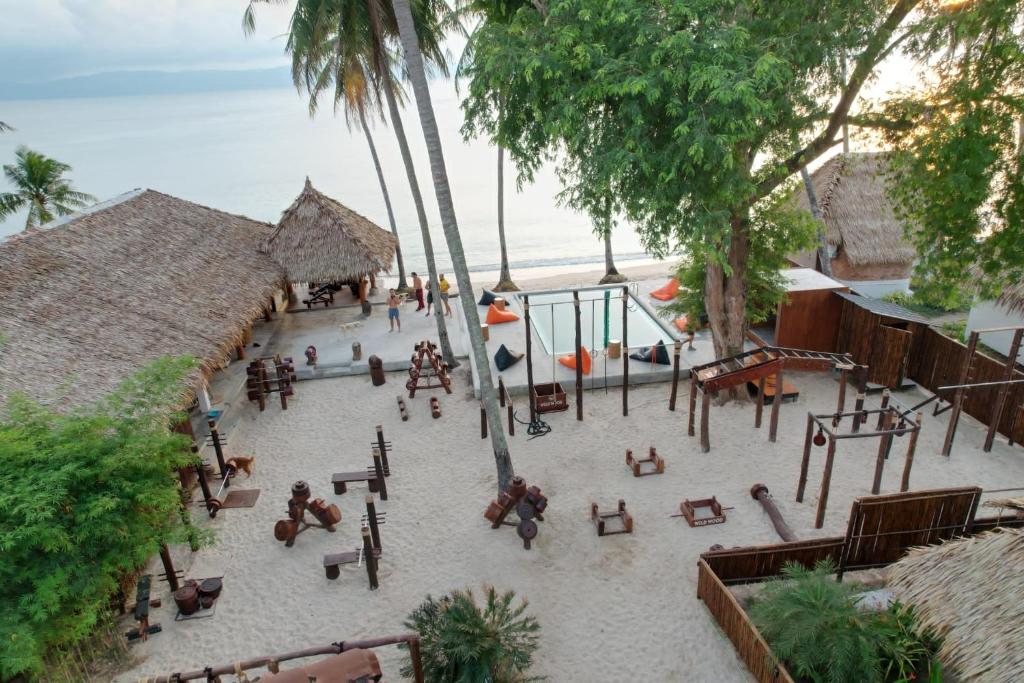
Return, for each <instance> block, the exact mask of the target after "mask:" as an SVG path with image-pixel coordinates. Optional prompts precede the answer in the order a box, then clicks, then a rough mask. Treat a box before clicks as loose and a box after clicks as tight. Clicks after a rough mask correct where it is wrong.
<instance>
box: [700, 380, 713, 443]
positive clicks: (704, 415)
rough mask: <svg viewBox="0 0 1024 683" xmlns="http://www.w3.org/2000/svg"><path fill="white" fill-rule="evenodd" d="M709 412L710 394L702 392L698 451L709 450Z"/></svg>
mask: <svg viewBox="0 0 1024 683" xmlns="http://www.w3.org/2000/svg"><path fill="white" fill-rule="evenodd" d="M710 412H711V394H709V393H707V392H706V391H705V392H704V396H703V397H702V398H701V402H700V450H701V452H703V453H707V452H708V451H710V450H711V436H710V435H709V434H708V413H710Z"/></svg>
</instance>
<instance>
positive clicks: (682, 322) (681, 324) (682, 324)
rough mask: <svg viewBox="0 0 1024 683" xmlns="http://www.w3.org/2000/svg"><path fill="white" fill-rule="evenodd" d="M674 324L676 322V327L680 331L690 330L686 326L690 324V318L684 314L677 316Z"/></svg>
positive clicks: (673, 322)
mask: <svg viewBox="0 0 1024 683" xmlns="http://www.w3.org/2000/svg"><path fill="white" fill-rule="evenodd" d="M672 324H674V325H675V326H676V329H677V330H679V331H680V332H687V331H688V330H687V329H686V326H687V325H689V324H690V320H689V318H687V317H686V316H685V315H684V316H683V317H682V318H676V319H675V320H673V321H672Z"/></svg>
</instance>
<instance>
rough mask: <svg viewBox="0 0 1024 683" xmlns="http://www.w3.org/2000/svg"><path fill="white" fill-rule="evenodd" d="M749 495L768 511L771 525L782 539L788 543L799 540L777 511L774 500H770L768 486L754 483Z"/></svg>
mask: <svg viewBox="0 0 1024 683" xmlns="http://www.w3.org/2000/svg"><path fill="white" fill-rule="evenodd" d="M750 495H751V496H752V497H753V499H754V500H756V501H757V502H759V503H760V504H761V507H762V508H764V511H765V512H766V513H768V518H769V519H771V520H772V526H774V527H775V531H776V532H778V534H779V536H780V537H781V538H782V540H783V541H786V542H787V543H790V542H792V541H799V540H800V539H799V538H797V536H796V534H794V533H793V530H792V529H790V528H789V525H788V524H786V519H785V518H784V517H783V516H782V513H781V512H779V508H777V507H775V501H773V500H772V497H771V494H769V493H768V487H767V486H765V485H764V484H754V486H753V487H751V489H750Z"/></svg>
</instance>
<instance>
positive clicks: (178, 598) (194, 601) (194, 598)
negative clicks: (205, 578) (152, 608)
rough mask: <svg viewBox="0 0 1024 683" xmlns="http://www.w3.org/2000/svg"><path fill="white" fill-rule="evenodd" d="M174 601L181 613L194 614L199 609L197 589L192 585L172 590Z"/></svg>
mask: <svg viewBox="0 0 1024 683" xmlns="http://www.w3.org/2000/svg"><path fill="white" fill-rule="evenodd" d="M174 602H175V604H177V605H178V611H179V612H181V613H182V614H185V615H189V614H194V613H195V611H196V610H197V609H199V589H198V588H197V587H196V586H194V585H190V586H182V587H181V588H179V589H178V590H176V591H174Z"/></svg>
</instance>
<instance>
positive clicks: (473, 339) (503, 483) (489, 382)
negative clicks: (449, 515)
mask: <svg viewBox="0 0 1024 683" xmlns="http://www.w3.org/2000/svg"><path fill="white" fill-rule="evenodd" d="M394 9H395V16H396V18H397V20H398V31H399V37H400V38H401V42H402V47H403V48H404V50H405V65H406V69H407V70H408V73H409V80H410V81H411V82H412V91H413V95H414V96H415V97H416V108H417V110H418V111H419V115H420V126H421V127H422V129H423V137H424V139H425V140H426V144H427V154H428V155H429V156H430V171H431V175H432V176H433V179H434V194H435V195H437V205H438V208H439V209H440V212H441V226H442V227H443V228H444V237H445V241H446V242H447V243H448V252H449V253H450V254H451V257H452V266H453V269H454V270H455V280H456V282H457V283H458V285H459V299H460V301H461V302H462V311H463V314H464V315H465V316H466V326H467V328H468V333H469V340H470V345H471V347H472V350H473V360H474V362H475V364H476V369H477V376H478V378H479V381H480V396H481V398H482V399H483V402H484V407H485V409H486V412H487V423H488V426H489V430H488V431H489V432H490V434H491V446H492V448H493V450H494V461H495V464H496V465H497V469H498V490H499V491H504V490H505V489H507V488H508V486H509V483H510V482H511V481H512V477H513V476H514V474H515V472H514V470H513V469H512V456H511V455H510V454H509V451H508V442H507V441H506V440H505V432H504V431H503V429H502V424H501V413H500V412H499V408H498V395H497V392H496V391H495V388H494V380H493V378H492V377H491V361H490V358H489V357H488V355H487V348H486V347H485V346H484V339H483V334H482V332H481V330H480V316H479V313H478V312H477V308H476V301H475V300H474V298H473V283H472V282H470V280H469V269H468V268H467V267H466V254H465V252H464V251H463V248H462V237H461V236H460V235H459V225H458V221H457V220H456V217H455V205H454V203H453V202H452V193H451V187H450V185H449V183H448V171H447V168H446V167H445V162H444V150H443V148H442V147H441V135H440V133H438V130H437V121H436V120H435V118H434V107H433V104H432V103H431V101H430V90H429V89H428V88H427V74H426V71H425V70H424V67H423V55H422V54H421V53H420V41H419V40H417V33H416V23H415V21H414V19H413V14H412V10H411V9H410V7H409V1H408V0H394Z"/></svg>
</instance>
